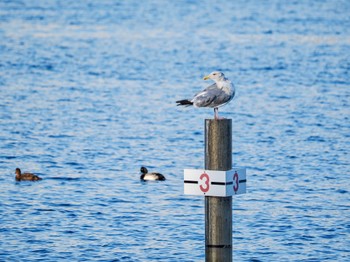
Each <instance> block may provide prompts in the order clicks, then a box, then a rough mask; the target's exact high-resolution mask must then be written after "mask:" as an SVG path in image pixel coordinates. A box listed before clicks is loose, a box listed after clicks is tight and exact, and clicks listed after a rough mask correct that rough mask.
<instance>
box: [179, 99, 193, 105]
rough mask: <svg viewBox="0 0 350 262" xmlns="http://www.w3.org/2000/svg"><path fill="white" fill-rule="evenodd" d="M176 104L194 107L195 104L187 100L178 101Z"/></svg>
mask: <svg viewBox="0 0 350 262" xmlns="http://www.w3.org/2000/svg"><path fill="white" fill-rule="evenodd" d="M176 103H177V106H192V105H193V102H191V101H189V100H187V99H184V100H179V101H176Z"/></svg>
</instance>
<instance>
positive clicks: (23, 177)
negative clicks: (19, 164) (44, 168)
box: [16, 168, 42, 181]
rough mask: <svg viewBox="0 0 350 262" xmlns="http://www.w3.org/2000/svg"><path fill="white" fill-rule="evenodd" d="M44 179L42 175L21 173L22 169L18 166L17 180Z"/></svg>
mask: <svg viewBox="0 0 350 262" xmlns="http://www.w3.org/2000/svg"><path fill="white" fill-rule="evenodd" d="M38 180H42V178H41V177H38V176H37V175H34V174H32V173H23V174H22V173H21V169H19V168H16V181H38Z"/></svg>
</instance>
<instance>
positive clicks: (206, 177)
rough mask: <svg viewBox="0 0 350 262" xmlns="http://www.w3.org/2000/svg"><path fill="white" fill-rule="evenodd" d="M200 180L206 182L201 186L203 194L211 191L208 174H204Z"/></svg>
mask: <svg viewBox="0 0 350 262" xmlns="http://www.w3.org/2000/svg"><path fill="white" fill-rule="evenodd" d="M199 179H200V180H202V181H203V179H205V182H204V185H205V186H203V185H200V186H199V188H200V190H201V191H202V192H204V193H206V192H208V191H209V176H208V174H206V173H203V174H202V175H201V176H200V177H199Z"/></svg>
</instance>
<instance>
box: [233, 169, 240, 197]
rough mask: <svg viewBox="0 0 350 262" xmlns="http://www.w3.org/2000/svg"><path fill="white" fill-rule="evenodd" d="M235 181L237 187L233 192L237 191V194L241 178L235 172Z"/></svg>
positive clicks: (234, 187)
mask: <svg viewBox="0 0 350 262" xmlns="http://www.w3.org/2000/svg"><path fill="white" fill-rule="evenodd" d="M233 180H234V181H235V183H236V184H235V185H234V186H233V190H234V191H235V193H236V192H237V191H238V188H239V177H238V174H237V172H235V174H234V175H233Z"/></svg>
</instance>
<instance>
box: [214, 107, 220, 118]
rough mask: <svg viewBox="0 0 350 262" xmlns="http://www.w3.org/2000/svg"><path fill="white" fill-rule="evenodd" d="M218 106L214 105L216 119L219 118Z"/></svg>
mask: <svg viewBox="0 0 350 262" xmlns="http://www.w3.org/2000/svg"><path fill="white" fill-rule="evenodd" d="M218 110H219V109H218V108H217V107H214V119H219V112H218Z"/></svg>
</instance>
